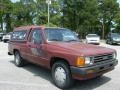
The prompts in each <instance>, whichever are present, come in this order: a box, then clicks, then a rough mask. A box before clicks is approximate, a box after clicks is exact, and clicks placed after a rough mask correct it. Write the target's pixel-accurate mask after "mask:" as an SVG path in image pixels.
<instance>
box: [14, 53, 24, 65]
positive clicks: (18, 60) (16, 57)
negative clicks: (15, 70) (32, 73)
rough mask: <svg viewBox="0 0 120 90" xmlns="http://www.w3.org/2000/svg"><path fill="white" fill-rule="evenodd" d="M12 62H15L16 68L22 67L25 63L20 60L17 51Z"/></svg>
mask: <svg viewBox="0 0 120 90" xmlns="http://www.w3.org/2000/svg"><path fill="white" fill-rule="evenodd" d="M14 62H15V65H16V66H18V67H22V66H24V65H25V61H24V60H23V59H22V57H21V55H20V53H19V51H15V54H14Z"/></svg>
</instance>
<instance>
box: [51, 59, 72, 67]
mask: <svg viewBox="0 0 120 90" xmlns="http://www.w3.org/2000/svg"><path fill="white" fill-rule="evenodd" d="M58 61H62V62H65V63H66V64H68V65H69V62H68V61H67V60H66V59H64V58H59V57H53V58H51V60H50V67H52V65H53V64H54V63H55V62H58ZM69 66H70V65H69Z"/></svg>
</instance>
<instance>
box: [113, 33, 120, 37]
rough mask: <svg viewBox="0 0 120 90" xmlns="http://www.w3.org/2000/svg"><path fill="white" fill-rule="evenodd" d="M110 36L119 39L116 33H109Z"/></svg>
mask: <svg viewBox="0 0 120 90" xmlns="http://www.w3.org/2000/svg"><path fill="white" fill-rule="evenodd" d="M111 36H112V37H120V34H118V33H111Z"/></svg>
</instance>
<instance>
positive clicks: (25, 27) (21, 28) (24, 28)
mask: <svg viewBox="0 0 120 90" xmlns="http://www.w3.org/2000/svg"><path fill="white" fill-rule="evenodd" d="M33 28H41V29H44V28H45V27H44V26H36V25H32V26H21V27H17V28H15V29H14V31H19V30H31V29H33Z"/></svg>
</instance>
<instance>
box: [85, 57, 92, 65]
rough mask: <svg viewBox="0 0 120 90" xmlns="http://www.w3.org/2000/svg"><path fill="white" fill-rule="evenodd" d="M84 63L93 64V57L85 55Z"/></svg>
mask: <svg viewBox="0 0 120 90" xmlns="http://www.w3.org/2000/svg"><path fill="white" fill-rule="evenodd" d="M85 64H86V65H89V64H93V59H92V58H91V57H85Z"/></svg>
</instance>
